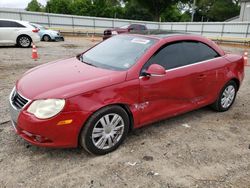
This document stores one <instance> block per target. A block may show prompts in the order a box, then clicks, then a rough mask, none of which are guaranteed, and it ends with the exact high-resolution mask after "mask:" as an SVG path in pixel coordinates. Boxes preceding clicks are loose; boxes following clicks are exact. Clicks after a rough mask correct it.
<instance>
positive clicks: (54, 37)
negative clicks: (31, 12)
mask: <svg viewBox="0 0 250 188" xmlns="http://www.w3.org/2000/svg"><path fill="white" fill-rule="evenodd" d="M31 25H32V26H34V27H35V28H37V29H39V32H38V34H39V36H40V38H41V41H46V42H48V41H64V37H63V36H62V35H61V33H60V32H59V31H54V30H50V29H47V28H45V27H44V26H41V25H38V24H34V23H32V24H31Z"/></svg>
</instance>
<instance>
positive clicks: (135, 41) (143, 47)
mask: <svg viewBox="0 0 250 188" xmlns="http://www.w3.org/2000/svg"><path fill="white" fill-rule="evenodd" d="M155 42H156V39H149V38H144V37H138V36H132V35H131V36H128V35H118V36H115V37H112V38H110V39H108V40H105V41H104V42H102V43H100V44H98V45H97V46H95V47H94V48H92V49H90V50H89V51H87V52H86V53H84V54H82V55H81V56H80V61H82V62H83V63H86V64H89V65H92V66H95V67H101V68H105V69H111V70H127V69H129V68H130V67H132V66H133V65H134V64H135V63H136V62H137V60H138V59H139V58H140V57H141V56H142V55H143V54H144V53H145V52H146V51H147V50H148V49H149V48H150V47H151V46H152V45H153V44H155Z"/></svg>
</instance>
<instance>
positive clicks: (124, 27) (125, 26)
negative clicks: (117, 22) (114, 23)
mask: <svg viewBox="0 0 250 188" xmlns="http://www.w3.org/2000/svg"><path fill="white" fill-rule="evenodd" d="M128 27H129V25H124V26H121V27H120V28H122V29H127V28H128Z"/></svg>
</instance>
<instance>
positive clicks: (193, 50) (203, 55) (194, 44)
mask: <svg viewBox="0 0 250 188" xmlns="http://www.w3.org/2000/svg"><path fill="white" fill-rule="evenodd" d="M215 57H219V54H218V53H217V52H216V51H215V50H214V49H212V48H211V47H209V46H207V45H206V44H203V43H201V42H199V41H180V42H176V43H172V44H169V45H167V46H164V47H162V48H161V49H160V50H158V51H157V52H156V53H155V54H154V55H153V56H152V57H151V58H150V59H149V61H148V62H147V63H146V64H145V65H144V66H143V68H142V70H147V69H148V67H149V66H150V65H151V64H159V65H161V66H163V67H164V68H165V69H166V70H169V69H173V68H177V67H182V66H185V65H190V64H194V63H198V62H200V61H205V60H209V59H213V58H215Z"/></svg>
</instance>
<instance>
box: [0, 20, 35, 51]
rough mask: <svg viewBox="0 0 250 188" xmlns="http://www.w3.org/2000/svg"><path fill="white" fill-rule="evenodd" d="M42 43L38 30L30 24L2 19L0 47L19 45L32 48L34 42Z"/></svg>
mask: <svg viewBox="0 0 250 188" xmlns="http://www.w3.org/2000/svg"><path fill="white" fill-rule="evenodd" d="M38 41H40V37H39V35H38V29H35V28H34V27H33V26H31V25H30V23H29V22H26V21H19V20H10V19H0V46H3V45H18V46H20V47H23V48H28V47H30V46H31V43H32V42H35V43H36V42H38Z"/></svg>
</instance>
